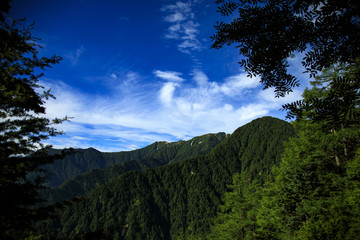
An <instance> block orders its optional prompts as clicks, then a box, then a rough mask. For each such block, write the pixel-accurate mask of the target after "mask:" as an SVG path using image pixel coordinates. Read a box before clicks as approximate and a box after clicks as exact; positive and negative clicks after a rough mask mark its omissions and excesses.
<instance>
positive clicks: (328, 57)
mask: <svg viewBox="0 0 360 240" xmlns="http://www.w3.org/2000/svg"><path fill="white" fill-rule="evenodd" d="M216 2H217V4H219V5H220V6H219V8H218V11H219V12H220V13H221V14H222V15H223V16H231V15H233V14H238V16H237V17H235V18H234V17H232V18H231V19H232V20H231V22H229V23H225V22H223V21H221V22H218V23H217V24H216V26H215V29H216V31H217V32H216V34H215V35H213V36H212V39H213V45H212V47H213V48H216V49H219V48H221V47H223V46H224V45H231V44H235V45H236V47H237V48H238V49H239V52H240V55H242V56H244V57H245V58H244V59H243V60H242V61H241V63H240V64H241V66H243V67H245V70H246V71H247V72H248V73H249V75H250V76H252V75H254V76H255V75H259V76H260V77H261V82H262V83H263V84H264V86H265V88H268V87H275V92H276V94H277V96H284V95H285V93H288V92H289V91H291V89H292V88H293V87H294V86H297V85H299V82H298V80H297V79H296V78H295V77H294V76H293V75H292V74H290V73H289V72H288V66H289V64H288V58H289V57H293V56H294V54H296V53H299V52H300V53H305V57H304V59H303V63H302V64H303V66H305V67H306V69H307V71H308V72H310V75H311V76H315V74H316V73H317V71H321V70H323V69H324V68H329V67H331V66H332V65H333V64H336V63H352V62H354V60H355V59H356V58H357V57H358V56H359V55H360V43H359V41H358V39H359V37H360V21H359V18H360V16H359V13H360V3H359V1H357V0H344V1H320V0H314V1H303V0H295V1H291V0H271V1H269V0H267V1H262V0H254V1H248V0H237V1H233V0H217V1H216Z"/></svg>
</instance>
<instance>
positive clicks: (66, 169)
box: [43, 133, 227, 187]
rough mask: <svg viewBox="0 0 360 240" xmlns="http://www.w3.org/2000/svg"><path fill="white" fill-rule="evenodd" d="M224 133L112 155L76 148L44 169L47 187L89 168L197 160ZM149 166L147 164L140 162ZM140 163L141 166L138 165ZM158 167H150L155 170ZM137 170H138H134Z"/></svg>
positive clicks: (162, 143)
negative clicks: (47, 175)
mask: <svg viewBox="0 0 360 240" xmlns="http://www.w3.org/2000/svg"><path fill="white" fill-rule="evenodd" d="M226 136H227V135H226V134H225V133H217V134H207V135H204V136H200V137H195V138H193V139H191V140H189V141H179V142H172V143H168V142H155V143H153V144H151V145H149V146H147V147H144V148H141V149H138V150H134V151H123V152H115V153H104V152H99V151H98V150H96V149H94V148H88V149H76V150H75V151H74V153H72V154H70V155H67V156H66V157H65V158H64V159H62V160H58V161H56V162H55V163H54V164H49V165H46V166H44V167H43V168H44V169H46V170H49V171H50V172H52V173H53V174H52V176H51V179H50V180H49V182H48V186H49V187H57V186H59V185H61V184H62V183H64V181H66V180H67V179H69V178H72V177H74V176H77V175H80V174H83V173H85V172H88V171H90V170H92V169H104V168H107V167H109V166H112V165H115V164H119V163H123V162H125V161H138V160H144V159H147V158H150V159H157V160H158V161H159V162H161V165H164V164H168V163H174V162H177V161H180V160H183V159H185V158H188V157H196V156H199V155H204V154H206V153H208V152H209V151H210V150H211V149H212V148H213V147H215V146H216V145H217V144H219V143H220V142H221V141H222V140H224V139H225V138H226ZM60 152H61V151H60V150H57V149H51V150H50V151H49V154H56V153H60ZM142 162H143V164H148V163H147V161H142ZM139 164H140V163H139ZM161 165H156V164H155V165H152V166H150V167H157V166H161ZM134 170H139V169H134Z"/></svg>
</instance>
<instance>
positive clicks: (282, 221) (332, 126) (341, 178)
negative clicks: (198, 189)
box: [206, 65, 360, 240]
mask: <svg viewBox="0 0 360 240" xmlns="http://www.w3.org/2000/svg"><path fill="white" fill-rule="evenodd" d="M358 69H359V68H358V66H356V65H353V66H350V67H348V66H346V67H345V66H344V65H343V66H341V65H338V66H337V67H335V68H331V69H328V70H326V71H324V72H323V74H322V75H320V76H318V77H317V78H316V80H315V81H314V82H312V84H313V86H314V87H313V88H312V89H306V90H305V92H304V102H305V104H293V108H292V109H291V111H292V113H295V115H296V116H297V118H298V120H297V121H295V122H293V126H294V127H295V129H296V133H297V136H296V137H293V138H291V139H290V141H289V142H287V143H285V151H284V154H283V157H282V160H281V163H280V166H278V167H277V166H275V167H274V168H273V169H272V176H270V177H269V179H268V180H267V181H266V182H265V184H264V185H263V186H262V187H260V186H259V185H256V183H254V182H251V181H248V182H247V181H244V179H247V178H246V176H245V175H244V172H242V173H241V175H238V176H234V185H233V186H232V190H231V191H230V192H228V193H225V197H224V204H223V205H222V207H221V209H222V211H221V212H219V213H218V216H217V218H216V219H215V222H214V225H213V226H212V227H211V233H210V234H208V235H207V237H206V239H231V238H235V239H309V240H310V239H357V238H358V235H359V208H360V207H359V206H360V197H359V190H358V189H359V180H360V178H359V176H360V167H359V166H360V161H359V160H360V159H359V147H360V142H359V139H360V127H359V121H358V113H359V104H358V101H359V94H358V87H357V83H356V80H357V79H358V72H359V71H358ZM342 76H344V77H346V78H347V79H349V81H348V82H347V83H346V84H344V85H341V86H337V84H336V83H334V79H338V78H339V77H342ZM335 81H336V80H335ZM314 99H319V101H320V100H324V99H329V101H328V103H331V102H336V101H343V104H344V102H345V101H347V103H348V104H347V105H346V106H341V105H337V106H335V105H332V104H328V105H325V104H312V103H314V102H315V101H313V100H314ZM349 99H350V100H349ZM312 101H313V102H312ZM306 104H307V105H306ZM344 108H346V109H347V110H346V111H343V110H342V109H344ZM344 112H351V113H352V114H341V113H344ZM335 115H336V116H335ZM335 117H336V118H335ZM239 180H240V181H239ZM254 185H255V186H256V187H255V189H254V187H253V186H254ZM239 190H240V191H239Z"/></svg>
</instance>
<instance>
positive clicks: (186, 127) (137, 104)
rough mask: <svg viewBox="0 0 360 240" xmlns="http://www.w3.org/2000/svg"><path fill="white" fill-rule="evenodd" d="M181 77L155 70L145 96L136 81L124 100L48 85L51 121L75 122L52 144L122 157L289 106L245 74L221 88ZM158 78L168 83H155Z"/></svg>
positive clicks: (196, 74)
mask: <svg viewBox="0 0 360 240" xmlns="http://www.w3.org/2000/svg"><path fill="white" fill-rule="evenodd" d="M131 75H132V77H136V76H139V75H138V74H135V73H132V74H131ZM181 75H182V73H179V72H174V71H159V70H156V71H154V72H153V76H154V81H153V84H152V85H151V86H148V87H147V88H146V90H144V89H143V88H141V84H142V83H141V81H140V80H139V81H135V80H134V81H133V86H132V89H133V91H134V92H131V93H129V92H128V93H127V94H121V91H120V90H119V91H114V90H113V91H112V94H111V95H110V96H109V95H107V96H102V95H90V94H87V93H83V92H81V91H79V90H77V89H74V88H72V87H70V86H69V85H66V84H64V83H62V82H56V83H55V82H51V81H48V82H46V86H47V87H51V88H52V89H53V93H54V95H55V96H56V97H57V99H56V100H49V101H48V102H47V103H46V109H47V116H48V117H50V118H54V117H61V116H64V115H67V116H71V117H74V119H72V121H71V122H69V123H66V124H63V125H61V126H59V127H60V129H61V130H64V131H65V132H66V133H67V135H65V136H63V137H61V138H59V139H57V138H55V139H52V140H51V141H52V142H51V141H50V143H52V144H54V145H55V146H58V147H60V146H67V147H68V146H69V144H74V146H73V147H90V146H91V147H95V148H98V149H100V150H103V151H120V150H130V149H133V148H134V146H133V145H137V146H138V144H139V143H140V144H142V146H145V145H148V144H150V143H152V142H155V141H159V140H165V141H177V140H181V139H188V138H190V137H194V136H198V135H202V134H206V133H209V132H227V133H232V132H233V131H234V130H235V129H236V128H237V127H239V126H241V125H243V124H245V123H247V122H249V121H251V120H252V119H254V118H257V117H261V116H264V115H267V114H269V113H270V112H271V111H274V110H275V111H278V109H279V108H280V107H281V104H283V103H284V101H285V100H283V99H275V98H274V97H273V93H272V92H270V91H263V90H262V88H261V86H259V83H258V79H249V78H247V77H246V74H238V75H234V76H229V77H228V78H225V79H224V80H223V81H222V82H220V83H219V82H215V81H211V80H210V79H209V77H208V76H207V75H206V74H205V73H204V72H203V71H201V70H194V71H192V72H191V73H189V75H190V76H192V78H190V79H184V78H182V77H180V76H181ZM126 76H127V75H125V76H124V78H125V80H126ZM109 77H110V78H111V76H109ZM117 78H119V76H117ZM157 78H160V79H162V80H163V82H157V81H155V80H156V79H157ZM185 83H186V84H185ZM190 83H192V84H190ZM136 89H138V92H136ZM295 95H296V94H295ZM296 97H298V96H296ZM296 97H295V98H296ZM242 99H243V100H242ZM244 99H246V100H244ZM279 100H280V101H279ZM59 114H60V116H59ZM64 138H65V139H67V140H66V141H65V140H64ZM64 142H67V144H64ZM99 142H102V145H101V146H99ZM80 143H81V144H80ZM131 146H132V147H131ZM142 146H139V147H142Z"/></svg>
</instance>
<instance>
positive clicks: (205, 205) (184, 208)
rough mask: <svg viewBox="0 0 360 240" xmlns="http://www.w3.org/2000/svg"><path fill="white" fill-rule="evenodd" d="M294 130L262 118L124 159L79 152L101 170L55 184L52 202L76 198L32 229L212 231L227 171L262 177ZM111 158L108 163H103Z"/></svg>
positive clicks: (88, 233) (47, 233)
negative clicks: (222, 131)
mask: <svg viewBox="0 0 360 240" xmlns="http://www.w3.org/2000/svg"><path fill="white" fill-rule="evenodd" d="M294 135H295V133H294V129H293V127H292V126H291V124H289V123H288V122H285V121H282V120H279V119H276V118H272V117H264V118H261V119H257V120H254V121H252V122H250V123H248V124H246V125H244V126H242V127H240V128H239V129H237V130H236V131H235V132H234V133H233V134H231V135H230V136H227V135H226V134H224V133H220V134H211V135H205V136H201V137H198V138H194V139H192V140H190V141H186V142H185V141H184V142H178V143H168V144H167V143H164V142H158V143H154V144H152V145H149V146H148V147H146V148H144V149H140V150H137V151H134V152H128V153H126V154H127V157H123V158H115V156H118V155H119V154H120V153H112V154H110V153H107V154H104V153H100V152H98V151H96V150H94V149H88V150H84V151H83V152H81V151H80V153H83V155H84V156H83V157H84V158H85V156H86V154H89V155H91V154H90V152H93V153H94V155H92V156H91V157H90V160H89V161H88V162H92V163H95V162H96V164H98V165H99V166H101V168H102V169H103V170H92V171H90V172H87V173H86V174H83V175H81V176H76V177H72V178H70V179H68V180H67V181H66V182H65V183H63V184H62V185H61V186H60V187H58V188H55V189H53V191H59V189H62V190H63V192H61V191H59V192H58V195H57V196H56V197H54V196H55V195H56V194H53V195H52V196H53V197H52V198H53V199H52V200H56V199H57V200H59V199H61V200H62V199H66V198H68V197H69V196H70V197H73V196H79V195H81V196H80V197H77V198H76V201H73V202H72V203H71V204H69V205H66V206H64V207H63V208H62V209H61V210H59V211H58V212H57V213H56V215H55V216H56V217H55V218H54V219H52V220H47V221H44V222H41V223H38V224H37V228H38V229H39V231H40V232H41V234H42V235H43V236H44V238H45V239H55V238H56V239H184V236H187V238H188V236H192V235H194V234H196V235H201V234H203V233H206V232H207V231H208V230H209V226H210V224H211V219H213V218H214V217H215V216H216V213H217V211H218V207H219V206H220V204H221V203H222V196H223V194H224V193H225V192H226V191H227V190H228V185H229V184H231V183H232V176H233V175H234V174H235V173H241V174H242V175H243V176H244V177H245V178H247V179H249V181H250V180H252V179H257V180H258V181H259V182H264V181H265V179H266V178H267V177H268V174H269V173H270V170H271V168H272V166H274V165H276V164H277V163H279V160H280V158H281V155H282V152H283V144H282V143H283V142H284V141H286V140H288V139H289V138H290V137H292V136H294ZM205 138H206V139H208V142H206V144H205V142H203V141H205ZM200 142H201V143H200ZM203 145H206V147H203ZM185 146H187V147H185ZM194 146H197V147H198V148H197V149H196V150H195V148H193V147H194ZM145 149H147V150H146V151H145ZM180 149H183V150H181V151H180ZM192 149H194V150H192ZM201 149H203V151H201ZM145 152H147V153H146V154H143V155H142V153H145ZM150 153H151V154H150ZM77 154H79V153H77ZM100 155H101V156H102V157H101V158H99V163H97V160H96V156H100ZM105 155H106V157H104V156H105ZM110 156H112V158H111V157H110ZM130 156H131V157H130ZM135 156H137V157H135ZM74 158H75V157H74ZM74 158H72V159H74ZM118 159H120V160H118ZM68 161H71V160H70V159H69V160H68ZM108 163H111V164H109V165H112V166H110V167H106V166H107V165H106V164H108ZM85 165H86V164H84V166H85ZM109 165H108V166H109ZM62 166H65V164H63V165H62ZM130 166H134V167H130ZM54 169H55V168H54ZM65 169H66V168H65ZM79 169H80V168H79ZM85 169H86V168H85ZM59 175H61V174H59ZM87 186H90V187H89V188H87ZM65 189H72V190H71V191H68V190H66V191H67V192H68V193H69V192H70V193H71V194H70V195H69V196H67V195H66V196H65V193H64V191H65ZM66 191H65V192H66ZM50 195H51V194H50ZM50 195H48V196H50Z"/></svg>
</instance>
